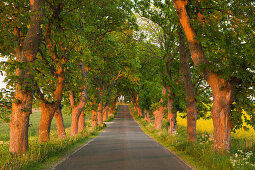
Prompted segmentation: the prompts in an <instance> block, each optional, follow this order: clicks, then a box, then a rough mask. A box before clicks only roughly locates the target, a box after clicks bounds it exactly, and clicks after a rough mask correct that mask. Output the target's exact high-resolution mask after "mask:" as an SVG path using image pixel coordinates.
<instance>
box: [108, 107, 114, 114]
mask: <svg viewBox="0 0 255 170" xmlns="http://www.w3.org/2000/svg"><path fill="white" fill-rule="evenodd" d="M108 113H109V115H112V114H113V111H112V107H109V111H108Z"/></svg>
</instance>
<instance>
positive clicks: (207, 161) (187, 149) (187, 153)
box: [130, 107, 255, 170]
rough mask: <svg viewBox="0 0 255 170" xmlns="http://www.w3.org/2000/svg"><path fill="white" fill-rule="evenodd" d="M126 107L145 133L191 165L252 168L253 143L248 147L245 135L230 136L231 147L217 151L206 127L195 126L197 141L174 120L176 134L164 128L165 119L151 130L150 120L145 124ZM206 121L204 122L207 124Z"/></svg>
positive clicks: (196, 166)
mask: <svg viewBox="0 0 255 170" xmlns="http://www.w3.org/2000/svg"><path fill="white" fill-rule="evenodd" d="M130 109H131V111H132V112H133V115H135V116H134V117H135V119H136V120H137V122H138V123H139V125H140V127H141V128H142V129H143V131H144V132H145V133H147V134H148V135H149V136H151V137H152V138H154V139H155V140H156V141H157V142H159V143H160V144H162V145H163V146H165V147H166V148H168V149H170V150H171V151H172V152H174V153H175V154H177V155H178V156H179V157H180V158H182V159H183V160H184V161H185V162H187V163H188V164H189V165H191V166H192V167H193V168H194V169H215V170H218V169H224V170H225V169H247V170H248V169H254V168H255V166H254V165H255V157H254V148H255V147H254V146H255V145H254V144H250V145H249V146H250V147H247V146H248V145H247V141H249V139H247V138H245V137H243V138H236V137H234V136H233V137H232V140H231V151H230V152H229V153H225V154H219V153H217V152H215V151H213V148H212V139H213V136H212V134H211V129H210V128H208V131H201V129H200V130H198V131H197V137H198V142H196V143H188V142H187V131H186V127H185V126H184V125H183V124H181V125H180V124H178V126H177V134H175V135H170V134H168V132H167V126H168V122H167V121H166V120H163V125H162V130H155V129H154V124H153V123H150V124H148V123H147V122H146V121H145V120H144V119H142V118H138V117H137V116H136V114H134V110H133V107H130ZM181 123H182V122H181ZM200 123H201V122H200ZM206 123H208V122H206ZM206 123H205V126H206V125H208V124H206ZM209 127H210V125H209ZM232 135H233V134H232Z"/></svg>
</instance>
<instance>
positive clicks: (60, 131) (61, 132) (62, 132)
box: [55, 107, 66, 139]
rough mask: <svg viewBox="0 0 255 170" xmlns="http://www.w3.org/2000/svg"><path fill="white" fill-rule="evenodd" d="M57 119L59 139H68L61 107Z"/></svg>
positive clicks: (56, 113)
mask: <svg viewBox="0 0 255 170" xmlns="http://www.w3.org/2000/svg"><path fill="white" fill-rule="evenodd" d="M55 119H56V123H57V127H58V138H59V139H63V138H66V132H65V125H64V119H63V115H62V112H61V108H60V107H58V109H57V110H56V112H55Z"/></svg>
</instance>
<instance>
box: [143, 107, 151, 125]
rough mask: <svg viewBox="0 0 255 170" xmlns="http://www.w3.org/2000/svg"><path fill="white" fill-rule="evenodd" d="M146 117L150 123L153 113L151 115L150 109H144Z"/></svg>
mask: <svg viewBox="0 0 255 170" xmlns="http://www.w3.org/2000/svg"><path fill="white" fill-rule="evenodd" d="M144 119H145V120H146V121H147V122H148V123H150V122H151V115H150V113H149V111H148V110H145V111H144Z"/></svg>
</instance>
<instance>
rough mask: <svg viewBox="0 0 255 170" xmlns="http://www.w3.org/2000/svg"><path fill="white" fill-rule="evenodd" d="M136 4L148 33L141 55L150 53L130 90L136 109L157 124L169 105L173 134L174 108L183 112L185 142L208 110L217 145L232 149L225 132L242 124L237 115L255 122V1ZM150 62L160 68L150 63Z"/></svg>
mask: <svg viewBox="0 0 255 170" xmlns="http://www.w3.org/2000/svg"><path fill="white" fill-rule="evenodd" d="M135 3H136V6H135V9H136V12H137V13H138V15H139V16H140V17H141V20H142V21H141V22H142V23H143V25H144V27H145V31H144V34H147V35H149V36H148V37H149V38H147V39H146V38H145V41H146V42H148V45H147V46H146V49H145V51H146V52H145V53H144V55H145V56H146V55H147V56H146V57H147V58H148V54H150V56H151V57H150V58H151V59H150V61H145V62H144V64H145V65H144V67H146V68H147V69H144V68H143V69H142V70H141V72H142V76H141V78H140V80H141V83H140V84H141V86H140V88H139V90H137V91H136V92H135V93H134V94H135V95H134V96H135V97H134V99H133V101H134V103H135V104H134V106H135V109H136V110H137V112H138V114H139V115H142V113H144V116H145V118H146V119H147V120H149V118H148V116H149V114H148V113H149V112H153V115H154V118H155V120H154V124H155V128H156V129H159V128H161V123H162V119H163V116H164V110H167V113H168V115H167V118H168V121H169V128H168V130H169V133H174V132H175V128H176V113H177V112H178V111H179V112H183V111H186V113H187V115H186V116H187V136H188V141H190V142H195V141H196V120H197V118H198V117H208V115H207V112H208V110H209V111H211V117H212V119H213V125H214V140H213V144H214V149H215V150H217V151H220V152H221V151H227V150H229V149H230V132H231V130H234V129H237V128H240V127H241V126H242V124H243V119H242V116H244V121H246V122H247V123H249V124H251V125H252V126H254V123H253V122H254V110H253V109H254V64H255V60H254V51H253V50H252V49H251V47H252V46H254V31H253V29H252V28H254V22H253V19H252V14H254V3H253V2H252V1H249V0H246V1H238V0H236V1H224V2H222V1H217V0H212V1H188V0H173V1H161V0H154V1H150V0H145V1H139V0H136V1H135ZM152 44H154V45H152ZM147 58H146V59H145V60H147ZM148 62H150V63H148ZM151 63H157V64H156V65H157V66H159V67H158V68H157V67H150V65H149V64H151ZM148 70H149V71H148ZM160 94H162V95H160ZM211 103H213V105H212V108H211ZM244 113H246V114H244Z"/></svg>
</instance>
